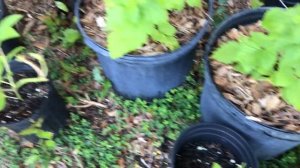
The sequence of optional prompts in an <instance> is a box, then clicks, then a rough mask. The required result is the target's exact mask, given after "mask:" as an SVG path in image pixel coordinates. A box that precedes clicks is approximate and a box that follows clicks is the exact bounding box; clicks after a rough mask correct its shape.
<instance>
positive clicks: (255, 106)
mask: <svg viewBox="0 0 300 168" xmlns="http://www.w3.org/2000/svg"><path fill="white" fill-rule="evenodd" d="M252 113H254V114H255V115H258V116H260V115H261V114H262V109H261V107H260V105H259V104H258V103H253V104H252Z"/></svg>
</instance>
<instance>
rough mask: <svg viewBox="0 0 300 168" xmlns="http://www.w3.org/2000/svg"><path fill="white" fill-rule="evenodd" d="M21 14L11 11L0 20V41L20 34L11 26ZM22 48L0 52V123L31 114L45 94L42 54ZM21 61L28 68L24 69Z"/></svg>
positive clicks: (44, 68)
mask: <svg viewBox="0 0 300 168" xmlns="http://www.w3.org/2000/svg"><path fill="white" fill-rule="evenodd" d="M21 18H22V16H21V15H10V16H7V17H5V18H4V19H3V20H1V22H0V32H1V33H0V34H1V35H0V45H1V44H2V43H3V42H4V41H6V40H9V39H13V38H17V37H19V34H18V33H17V32H16V31H15V29H14V28H13V26H14V25H15V24H16V23H17V22H18V21H19V20H20V19H21ZM24 49H25V48H24V47H16V48H15V49H13V50H12V51H10V52H9V53H8V54H6V55H5V54H4V53H3V51H2V50H1V53H0V54H1V55H0V73H1V74H2V76H1V79H0V83H1V84H0V111H1V112H0V124H7V123H11V122H17V121H19V120H22V119H24V118H28V117H30V116H31V115H32V114H33V112H34V110H35V109H36V108H37V107H38V106H39V105H40V104H41V102H42V100H43V99H45V98H47V96H48V91H49V88H48V87H49V86H48V83H47V82H48V78H47V74H48V68H47V64H46V62H45V60H44V58H43V57H42V56H41V55H39V54H35V53H28V54H20V53H21V52H22V51H23V50H24ZM24 65H26V66H27V68H28V67H30V69H31V70H30V71H23V70H22V66H24ZM16 69H19V70H16Z"/></svg>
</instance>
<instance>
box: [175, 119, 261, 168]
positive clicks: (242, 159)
mask: <svg viewBox="0 0 300 168" xmlns="http://www.w3.org/2000/svg"><path fill="white" fill-rule="evenodd" d="M205 144H206V146H205ZM187 152H191V153H190V154H191V155H189V156H188V155H187V154H189V153H187ZM229 153H230V154H229ZM228 155H229V156H230V157H228ZM186 156H187V157H186ZM171 157H172V167H174V168H185V167H186V168H187V167H193V168H196V167H201V168H206V167H207V168H211V164H212V163H213V162H214V163H218V164H220V165H222V166H223V167H233V168H234V167H237V166H236V164H241V163H244V164H246V165H247V167H248V168H249V167H251V168H258V161H257V159H256V158H255V156H254V154H253V152H252V151H251V147H250V146H249V144H248V143H247V142H246V140H245V139H244V138H243V137H242V136H241V135H239V134H238V133H236V132H235V131H233V130H232V129H230V128H227V127H224V126H221V125H217V124H207V123H201V124H198V125H195V126H192V127H190V128H188V129H187V130H185V131H184V132H183V133H182V134H181V135H180V137H179V138H178V140H177V141H176V143H175V146H174V149H173V152H172V156H171ZM184 157H186V158H184ZM186 162H187V163H190V164H185V163H186Z"/></svg>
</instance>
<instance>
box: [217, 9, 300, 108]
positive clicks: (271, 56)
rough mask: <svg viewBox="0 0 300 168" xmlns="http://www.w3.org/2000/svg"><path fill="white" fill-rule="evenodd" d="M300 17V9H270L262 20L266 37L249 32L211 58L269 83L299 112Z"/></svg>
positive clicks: (222, 46)
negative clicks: (249, 33) (277, 88)
mask: <svg viewBox="0 0 300 168" xmlns="http://www.w3.org/2000/svg"><path fill="white" fill-rule="evenodd" d="M299 15H300V6H296V7H293V8H289V9H279V8H275V9H270V10H269V11H267V12H266V13H265V15H264V18H263V19H262V27H263V28H264V29H265V30H266V31H267V32H268V33H267V34H266V33H262V32H252V33H251V35H250V36H244V37H241V38H240V39H239V40H238V41H230V42H227V43H224V44H223V45H221V47H219V48H218V49H217V50H216V51H214V53H213V58H214V59H216V60H218V61H220V62H222V63H225V64H231V65H233V67H234V69H235V70H237V71H239V72H241V73H244V74H247V75H250V76H251V77H253V78H254V79H256V80H265V81H269V82H271V83H272V84H273V85H274V86H276V87H279V88H280V93H281V97H282V98H283V99H284V100H285V101H286V102H288V103H289V104H291V105H292V106H294V107H295V108H296V109H297V110H300V101H299V99H300V87H299V86H300V55H299V52H300V41H299V37H300V29H298V28H297V27H299V26H300V20H299ZM279 20H280V21H279Z"/></svg>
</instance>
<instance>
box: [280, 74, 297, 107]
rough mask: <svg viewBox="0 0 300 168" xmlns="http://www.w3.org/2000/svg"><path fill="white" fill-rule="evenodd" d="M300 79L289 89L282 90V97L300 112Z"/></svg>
mask: <svg viewBox="0 0 300 168" xmlns="http://www.w3.org/2000/svg"><path fill="white" fill-rule="evenodd" d="M299 86H300V79H297V80H294V81H293V83H291V84H290V85H289V86H288V87H284V88H282V89H281V91H282V97H283V98H284V100H286V101H287V102H288V103H289V104H291V105H293V106H294V107H295V108H296V109H297V110H298V111H300V101H299V100H300V87H299Z"/></svg>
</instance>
